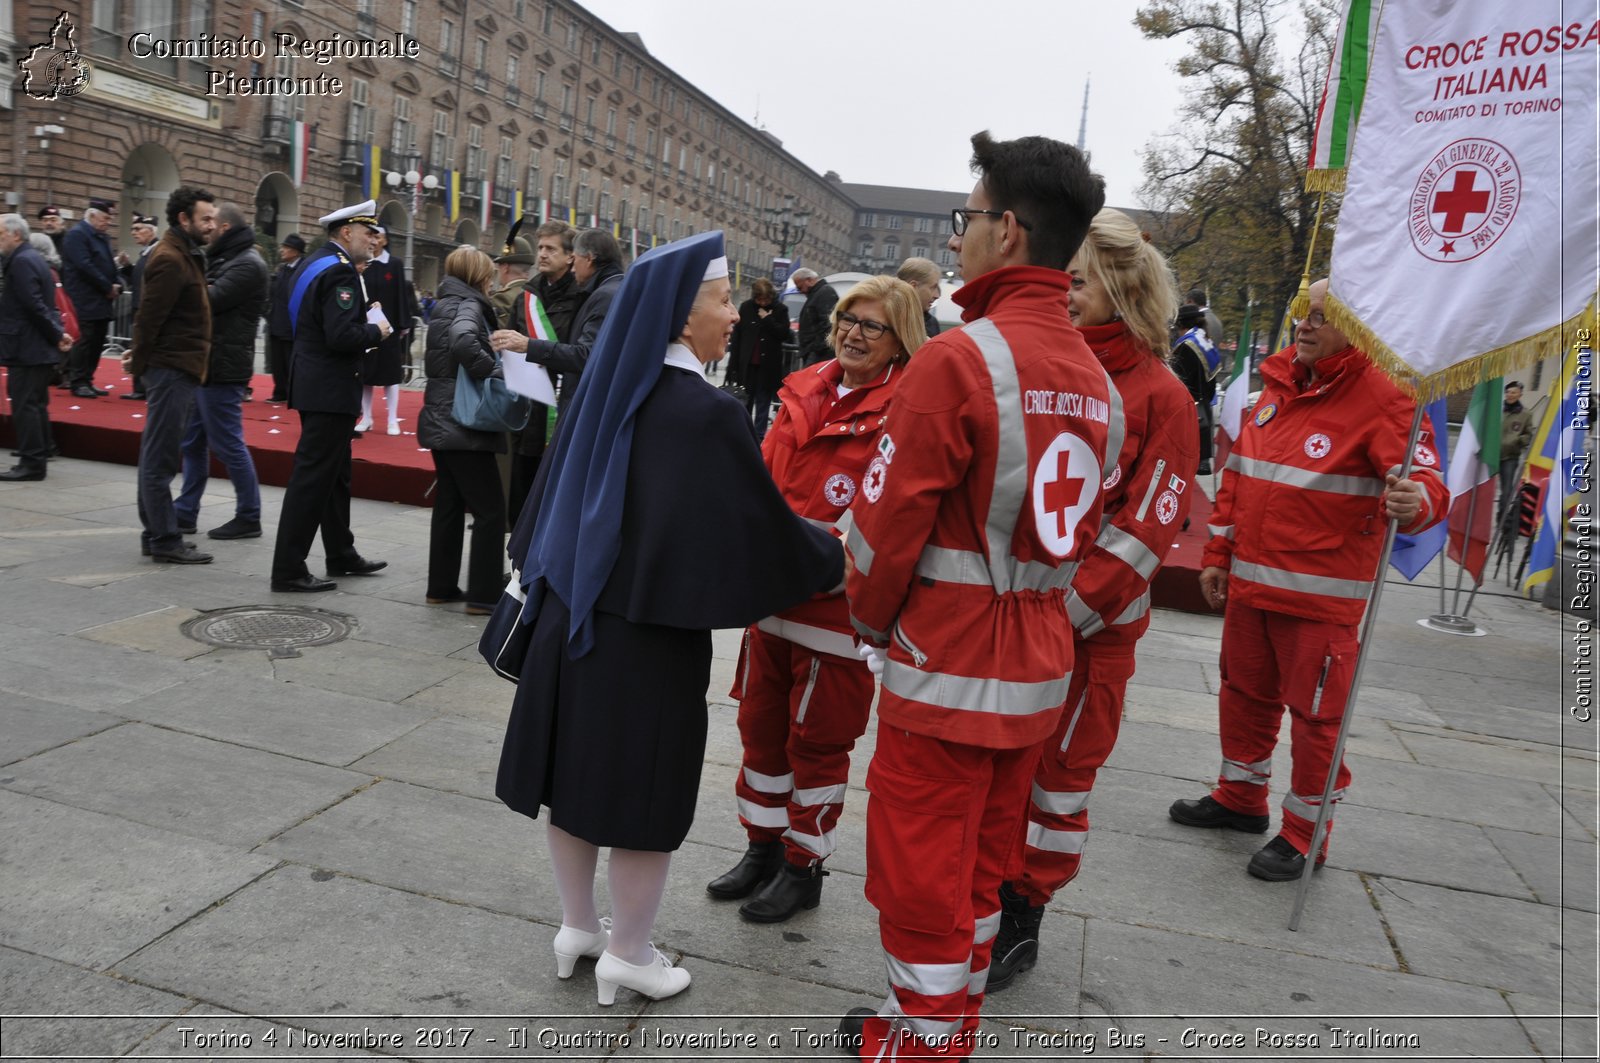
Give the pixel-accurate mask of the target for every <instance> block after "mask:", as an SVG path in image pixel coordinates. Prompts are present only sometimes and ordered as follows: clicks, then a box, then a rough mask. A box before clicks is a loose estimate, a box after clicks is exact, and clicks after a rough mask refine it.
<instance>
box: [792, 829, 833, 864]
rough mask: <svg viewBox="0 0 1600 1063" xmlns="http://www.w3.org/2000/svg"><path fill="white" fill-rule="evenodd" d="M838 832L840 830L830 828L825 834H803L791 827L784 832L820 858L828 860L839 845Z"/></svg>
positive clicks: (797, 843) (801, 846)
mask: <svg viewBox="0 0 1600 1063" xmlns="http://www.w3.org/2000/svg"><path fill="white" fill-rule="evenodd" d="M838 833H839V832H838V831H833V830H830V831H828V833H826V834H823V835H816V834H802V833H800V832H799V831H797V830H795V829H794V828H793V827H790V828H789V829H788V830H786V831H784V832H783V836H784V837H785V838H788V839H789V840H790V841H792V842H794V843H795V844H796V845H798V846H800V848H802V849H804V850H805V851H806V852H808V853H810V854H812V855H813V856H815V857H817V858H818V859H821V860H826V859H827V858H828V857H830V856H832V855H833V851H834V850H835V849H837V848H838V847H839V844H838Z"/></svg>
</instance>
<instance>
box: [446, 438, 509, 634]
mask: <svg viewBox="0 0 1600 1063" xmlns="http://www.w3.org/2000/svg"><path fill="white" fill-rule="evenodd" d="M433 467H434V470H435V471H436V472H437V473H438V477H439V479H438V486H437V487H436V488H435V490H434V494H433V523H432V525H431V526H430V529H429V535H428V597H429V598H454V597H456V596H458V595H459V594H460V588H459V587H458V586H457V585H456V580H457V578H458V577H459V576H460V575H461V536H462V532H463V529H464V528H465V526H466V516H467V511H468V510H471V511H472V517H473V521H472V552H471V553H470V554H469V555H468V556H467V601H468V602H472V603H475V604H478V605H493V604H494V603H495V602H497V601H498V600H499V599H500V592H501V590H503V589H504V585H505V579H504V576H505V560H506V503H505V498H504V497H503V496H502V495H501V494H500V467H499V465H498V464H496V462H495V459H494V455H493V454H490V453H488V452H487V451H477V450H436V451H434V452H433Z"/></svg>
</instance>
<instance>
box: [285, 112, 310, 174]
mask: <svg viewBox="0 0 1600 1063" xmlns="http://www.w3.org/2000/svg"><path fill="white" fill-rule="evenodd" d="M310 165H311V131H310V129H309V128H308V127H307V126H306V124H305V123H304V122H294V123H293V124H292V125H291V126H290V130H289V180H290V181H291V182H292V183H293V184H294V186H295V187H296V188H299V187H300V186H301V185H303V184H305V183H306V172H307V170H308V168H309V167H310Z"/></svg>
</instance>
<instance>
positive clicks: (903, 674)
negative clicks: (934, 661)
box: [883, 657, 1072, 716]
mask: <svg viewBox="0 0 1600 1063" xmlns="http://www.w3.org/2000/svg"><path fill="white" fill-rule="evenodd" d="M1071 682H1072V673H1071V672H1068V673H1067V674H1066V675H1064V676H1062V677H1061V678H1059V679H1046V680H1045V681H1043V682H1041V683H1020V682H1012V681H1008V680H1004V679H988V678H984V679H979V678H974V677H972V676H965V675H949V674H947V673H944V672H926V671H922V670H921V669H917V668H911V667H909V666H907V665H904V664H901V663H900V662H899V661H896V660H895V659H894V658H893V657H891V658H889V660H888V661H887V662H886V663H885V664H884V667H883V689H885V690H887V691H889V692H890V693H891V694H894V695H895V696H897V697H901V698H905V699H906V700H907V701H920V702H921V703H922V704H924V705H936V706H938V707H939V708H941V709H961V710H964V711H967V712H993V713H997V714H999V715H1001V716H1031V715H1033V714H1034V713H1036V712H1046V711H1048V710H1050V709H1058V708H1060V707H1061V703H1062V702H1063V701H1065V700H1066V699H1067V687H1068V685H1070V684H1071Z"/></svg>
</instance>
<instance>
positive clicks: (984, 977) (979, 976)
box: [967, 967, 989, 997]
mask: <svg viewBox="0 0 1600 1063" xmlns="http://www.w3.org/2000/svg"><path fill="white" fill-rule="evenodd" d="M988 988H989V968H987V967H985V968H984V969H983V970H981V971H973V972H972V976H971V977H970V978H968V979H967V996H969V997H975V996H977V995H978V994H979V993H982V992H983V991H984V990H985V989H988Z"/></svg>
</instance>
